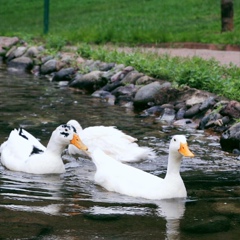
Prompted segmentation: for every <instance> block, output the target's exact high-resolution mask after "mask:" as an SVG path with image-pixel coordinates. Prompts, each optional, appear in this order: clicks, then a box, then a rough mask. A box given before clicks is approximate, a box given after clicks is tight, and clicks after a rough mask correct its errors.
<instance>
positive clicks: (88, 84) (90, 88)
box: [69, 70, 107, 93]
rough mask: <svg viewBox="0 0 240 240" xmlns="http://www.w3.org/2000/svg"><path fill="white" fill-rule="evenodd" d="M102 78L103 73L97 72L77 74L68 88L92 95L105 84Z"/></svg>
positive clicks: (105, 81)
mask: <svg viewBox="0 0 240 240" xmlns="http://www.w3.org/2000/svg"><path fill="white" fill-rule="evenodd" d="M102 76H103V72H102V71H98V70H97V71H92V72H90V73H87V74H83V75H80V74H79V75H77V76H76V78H75V79H74V80H73V81H72V82H70V84H69V86H70V87H73V88H79V89H82V90H85V91H87V92H90V93H93V92H94V91H96V90H98V89H100V88H101V87H103V86H104V85H105V84H106V83H107V80H106V79H105V78H103V77H102Z"/></svg>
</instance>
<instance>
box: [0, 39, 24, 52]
mask: <svg viewBox="0 0 240 240" xmlns="http://www.w3.org/2000/svg"><path fill="white" fill-rule="evenodd" d="M18 42H19V38H17V37H0V49H1V48H10V47H12V46H13V45H15V44H17V43H18Z"/></svg>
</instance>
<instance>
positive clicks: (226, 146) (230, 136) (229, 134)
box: [220, 123, 240, 152]
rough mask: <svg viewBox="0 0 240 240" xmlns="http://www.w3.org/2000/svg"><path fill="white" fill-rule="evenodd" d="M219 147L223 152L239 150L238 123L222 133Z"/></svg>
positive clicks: (239, 127)
mask: <svg viewBox="0 0 240 240" xmlns="http://www.w3.org/2000/svg"><path fill="white" fill-rule="evenodd" d="M220 145H221V147H222V149H223V150H224V151H228V152H232V151H233V149H238V150H240V123H236V124H234V125H233V126H231V127H230V128H229V129H228V130H226V131H225V132H223V133H222V135H221V138H220Z"/></svg>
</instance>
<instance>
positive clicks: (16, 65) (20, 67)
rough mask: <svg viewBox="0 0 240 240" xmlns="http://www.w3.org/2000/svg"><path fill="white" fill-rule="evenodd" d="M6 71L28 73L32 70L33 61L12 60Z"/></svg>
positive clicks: (24, 59) (22, 58) (25, 59)
mask: <svg viewBox="0 0 240 240" xmlns="http://www.w3.org/2000/svg"><path fill="white" fill-rule="evenodd" d="M7 67H8V70H10V71H18V72H29V71H31V69H32V68H33V61H32V59H31V58H28V57H19V58H14V59H13V60H11V61H10V62H8V64H7Z"/></svg>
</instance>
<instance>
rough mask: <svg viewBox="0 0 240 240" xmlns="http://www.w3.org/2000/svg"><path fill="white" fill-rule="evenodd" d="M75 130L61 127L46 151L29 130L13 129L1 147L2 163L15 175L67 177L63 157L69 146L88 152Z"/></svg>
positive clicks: (64, 125)
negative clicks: (15, 172) (60, 175)
mask: <svg viewBox="0 0 240 240" xmlns="http://www.w3.org/2000/svg"><path fill="white" fill-rule="evenodd" d="M74 130H75V129H74V128H73V127H72V126H71V125H67V124H63V125H60V126H59V127H57V128H56V129H55V130H54V131H53V132H52V135H51V138H50V140H49V142H48V145H47V147H44V146H43V145H42V144H41V143H40V142H39V141H38V140H37V139H36V138H35V137H34V136H33V135H31V134H30V133H28V132H27V131H26V130H24V129H22V128H19V129H14V130H12V131H11V133H10V135H9V137H8V140H7V141H5V142H4V143H3V144H2V145H1V147H0V153H1V163H2V164H3V165H4V166H5V167H6V168H8V169H9V170H13V171H21V172H27V173H34V174H49V173H64V172H65V167H64V163H63V160H62V157H61V154H62V152H63V150H64V149H65V148H66V146H67V145H69V144H73V145H74V146H75V147H76V148H78V149H81V150H82V151H87V149H88V148H87V147H86V146H85V145H84V144H83V143H82V141H81V140H80V137H79V136H78V135H77V133H76V132H74Z"/></svg>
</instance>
